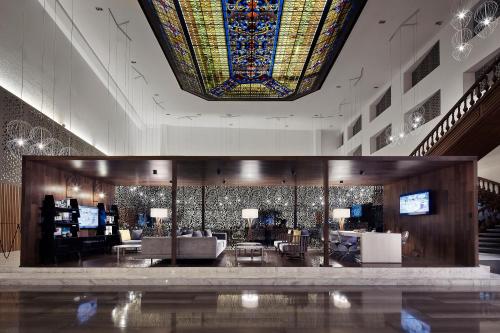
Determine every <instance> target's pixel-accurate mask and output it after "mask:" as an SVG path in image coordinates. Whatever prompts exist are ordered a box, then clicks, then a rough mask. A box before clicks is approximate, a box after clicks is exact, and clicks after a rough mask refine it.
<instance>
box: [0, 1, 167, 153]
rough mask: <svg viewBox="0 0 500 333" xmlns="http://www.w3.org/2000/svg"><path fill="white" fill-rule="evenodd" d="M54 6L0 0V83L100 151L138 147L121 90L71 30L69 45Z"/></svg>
mask: <svg viewBox="0 0 500 333" xmlns="http://www.w3.org/2000/svg"><path fill="white" fill-rule="evenodd" d="M42 3H43V1H42ZM54 6H55V2H54V1H53V0H47V1H46V7H47V11H46V12H44V10H43V6H42V5H41V3H40V2H39V1H36V0H26V1H1V2H0V85H1V86H2V87H4V88H5V89H7V90H8V91H10V92H11V93H13V94H15V95H17V96H18V97H21V98H22V99H23V100H24V101H25V102H26V103H28V104H30V105H32V106H33V107H35V108H36V109H38V110H39V111H41V112H42V113H44V114H45V115H47V116H49V117H50V118H52V119H54V120H55V121H56V122H58V123H60V124H64V125H65V126H66V128H67V129H69V130H70V131H72V132H73V133H74V134H76V135H77V136H79V137H80V138H82V139H83V140H85V141H87V142H88V143H90V144H92V145H94V146H95V147H96V148H98V149H100V150H101V151H103V152H104V153H106V154H110V155H127V154H135V153H137V152H139V151H141V148H144V147H145V146H146V147H147V142H148V140H147V139H146V138H143V136H145V137H147V135H144V134H143V133H141V128H143V127H144V123H143V122H142V120H141V119H140V118H139V117H137V114H136V113H135V109H134V108H133V107H132V106H131V105H130V103H129V102H128V100H127V99H128V98H127V94H125V93H123V92H121V91H120V89H119V88H118V87H117V86H115V85H114V84H113V83H114V82H113V78H112V77H104V78H103V76H102V72H103V71H105V69H104V68H100V71H101V75H99V72H98V71H97V68H95V67H94V68H93V67H92V66H91V65H92V64H93V65H94V66H97V65H99V60H98V59H97V58H95V59H91V57H92V52H91V49H85V47H86V46H87V47H88V45H86V44H85V40H84V39H83V37H82V36H81V35H79V34H78V31H77V29H73V42H74V45H75V47H72V45H71V42H70V39H69V38H70V37H69V36H70V31H71V22H70V20H69V17H68V16H67V15H65V13H64V11H63V10H62V8H61V7H60V6H57V10H56V12H54ZM54 17H56V18H57V21H58V22H57V25H55V24H54V20H53V18H54ZM84 51H85V52H84ZM23 53H24V56H23ZM94 56H95V55H94ZM23 58H24V59H23ZM122 61H123V60H122ZM101 66H102V63H101ZM106 74H107V72H106ZM108 78H109V79H110V82H111V83H110V84H108V83H107V82H106V80H107V79H108ZM108 87H109V89H108ZM42 91H43V93H42ZM70 93H71V94H70ZM149 136H151V135H149ZM152 141H153V140H152V139H150V140H149V142H152ZM141 146H142V147H141ZM158 146H159V145H158Z"/></svg>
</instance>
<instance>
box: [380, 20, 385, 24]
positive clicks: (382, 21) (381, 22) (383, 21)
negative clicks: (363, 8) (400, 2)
mask: <svg viewBox="0 0 500 333" xmlns="http://www.w3.org/2000/svg"><path fill="white" fill-rule="evenodd" d="M385 22H387V21H386V20H379V21H378V24H385Z"/></svg>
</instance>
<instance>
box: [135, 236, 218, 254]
mask: <svg viewBox="0 0 500 333" xmlns="http://www.w3.org/2000/svg"><path fill="white" fill-rule="evenodd" d="M226 247H227V235H226V233H215V232H214V233H213V234H212V237H183V236H179V237H177V259H217V257H218V256H219V255H220V254H221V253H222V252H223V251H224V250H225V249H226ZM139 257H141V258H144V259H170V258H171V257H172V238H170V237H143V238H142V249H141V254H140V256H139Z"/></svg>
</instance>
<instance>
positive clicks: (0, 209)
mask: <svg viewBox="0 0 500 333" xmlns="http://www.w3.org/2000/svg"><path fill="white" fill-rule="evenodd" d="M20 223H21V186H19V185H14V184H4V183H0V242H1V247H0V251H1V250H3V251H5V252H6V253H8V252H10V251H18V250H20V248H21V232H20V231H19V226H20Z"/></svg>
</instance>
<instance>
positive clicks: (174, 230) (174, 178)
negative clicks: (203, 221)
mask: <svg viewBox="0 0 500 333" xmlns="http://www.w3.org/2000/svg"><path fill="white" fill-rule="evenodd" d="M171 238H172V250H171V251H172V259H171V261H170V265H171V266H175V265H176V264H177V161H175V160H174V161H172V232H171Z"/></svg>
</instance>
